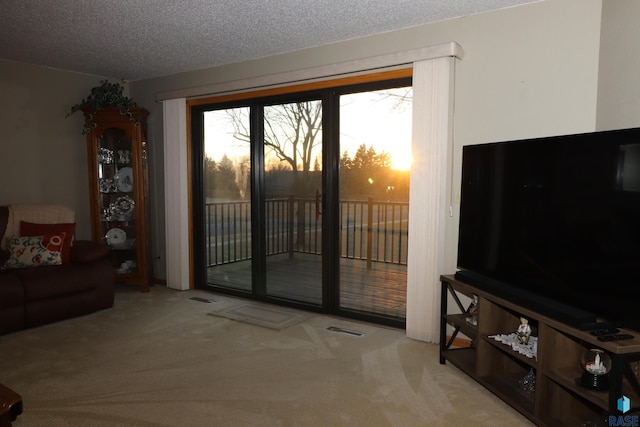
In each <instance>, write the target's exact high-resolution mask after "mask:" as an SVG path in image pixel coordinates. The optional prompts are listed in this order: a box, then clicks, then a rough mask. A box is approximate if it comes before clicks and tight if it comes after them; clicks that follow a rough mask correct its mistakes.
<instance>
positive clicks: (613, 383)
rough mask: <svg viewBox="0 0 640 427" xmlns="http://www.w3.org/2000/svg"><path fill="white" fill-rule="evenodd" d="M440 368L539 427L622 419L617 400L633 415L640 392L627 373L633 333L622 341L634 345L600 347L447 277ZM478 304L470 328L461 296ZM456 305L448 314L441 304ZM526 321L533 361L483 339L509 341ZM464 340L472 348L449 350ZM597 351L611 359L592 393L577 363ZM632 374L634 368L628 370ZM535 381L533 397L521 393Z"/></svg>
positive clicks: (636, 356)
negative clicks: (457, 373)
mask: <svg viewBox="0 0 640 427" xmlns="http://www.w3.org/2000/svg"><path fill="white" fill-rule="evenodd" d="M440 281H441V284H442V295H441V314H442V317H441V323H440V363H441V364H444V363H446V361H449V362H451V363H452V364H453V365H455V366H456V367H458V368H459V369H460V370H462V371H463V372H465V373H466V374H468V375H469V376H471V377H472V378H474V379H475V380H476V381H478V382H479V383H480V384H482V385H483V386H485V387H486V388H487V389H488V390H490V391H491V392H493V393H494V394H495V395H496V396H498V397H500V398H501V399H502V400H504V401H505V402H506V403H508V404H509V405H511V406H512V407H513V408H514V409H516V410H517V411H519V412H520V413H522V414H523V415H524V416H526V417H527V418H529V419H530V420H531V421H533V422H534V423H536V424H537V425H541V426H564V425H567V426H581V425H583V424H584V423H586V422H588V421H593V420H595V419H596V418H598V417H605V416H607V415H616V416H618V415H622V412H620V411H618V409H617V406H618V404H617V403H618V399H619V398H621V397H622V396H623V395H624V396H626V397H628V398H629V400H630V406H631V410H630V411H629V412H627V413H626V414H625V415H637V414H638V411H640V385H639V384H638V378H637V377H636V376H635V372H634V369H637V368H638V363H640V362H638V361H640V333H639V332H637V331H626V330H621V331H620V333H629V334H631V335H633V336H634V338H633V339H630V340H624V341H610V342H603V341H599V340H598V339H597V337H595V336H593V335H591V334H590V333H589V332H588V331H582V330H579V329H577V328H573V327H571V326H568V325H566V324H564V323H561V322H558V321H557V320H554V319H551V318H548V317H546V316H544V315H542V314H540V313H537V312H535V311H532V310H529V309H527V308H526V307H523V306H519V305H516V304H513V303H512V302H510V301H508V300H505V299H503V298H500V297H498V296H495V295H492V294H490V293H488V292H485V291H483V290H481V289H478V288H476V287H474V286H471V285H469V284H467V283H464V282H461V281H459V280H457V279H456V278H455V277H454V276H453V275H447V276H441V278H440ZM461 295H465V296H466V297H468V298H473V296H474V295H475V296H477V299H478V317H477V326H474V325H473V324H471V323H469V322H468V321H467V320H466V318H467V317H468V313H467V311H468V307H465V305H463V304H462V302H461V300H460V298H459V297H460V296H461ZM450 300H453V301H454V302H455V303H456V306H457V307H456V310H452V311H455V312H454V313H450V312H449V311H448V302H449V301H450ZM520 317H525V318H527V319H528V320H529V323H530V324H531V325H532V327H533V329H534V335H535V332H536V331H537V345H538V350H537V358H529V357H526V356H524V355H521V354H520V353H518V352H516V351H514V350H512V348H511V347H510V346H508V345H506V344H503V343H502V342H499V341H496V340H495V339H494V338H490V336H493V335H496V334H510V333H512V332H515V331H516V330H517V328H518V325H520ZM459 333H460V334H463V335H464V336H465V337H467V338H468V339H469V340H470V342H471V345H470V346H468V347H464V346H456V344H455V343H454V342H456V343H460V341H459V340H455V339H456V338H457V337H458V334H459ZM592 348H599V349H602V350H604V351H606V352H607V353H608V354H609V355H610V356H611V359H612V368H611V372H610V373H609V383H610V386H609V388H608V390H606V391H595V390H591V389H588V388H585V387H583V386H581V385H580V377H581V375H582V367H581V357H582V355H583V353H584V352H585V351H586V350H589V349H592ZM632 366H633V367H632ZM528 374H529V375H534V376H535V390H533V391H526V390H525V387H523V386H522V385H521V383H520V382H521V381H522V380H523V379H525V377H526V376H527V375H528Z"/></svg>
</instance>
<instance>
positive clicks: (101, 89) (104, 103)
mask: <svg viewBox="0 0 640 427" xmlns="http://www.w3.org/2000/svg"><path fill="white" fill-rule="evenodd" d="M123 91H124V86H123V85H122V84H120V83H111V82H109V81H108V80H101V81H100V85H98V86H96V87H94V88H92V89H91V93H90V94H89V96H87V97H86V98H84V99H83V100H82V101H80V103H79V104H75V105H73V106H72V107H71V111H69V112H68V113H67V117H69V116H70V115H72V114H74V113H75V112H77V111H79V110H81V109H82V108H90V109H92V110H94V111H98V110H102V109H103V108H107V107H120V108H123V109H128V108H129V107H135V106H136V103H135V102H134V101H133V99H131V98H129V97H128V96H124V95H123Z"/></svg>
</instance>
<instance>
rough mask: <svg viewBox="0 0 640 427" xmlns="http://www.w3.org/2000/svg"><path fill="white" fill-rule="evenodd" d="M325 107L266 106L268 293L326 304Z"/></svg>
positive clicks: (299, 104)
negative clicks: (323, 166)
mask: <svg viewBox="0 0 640 427" xmlns="http://www.w3.org/2000/svg"><path fill="white" fill-rule="evenodd" d="M321 126H322V103H321V101H319V100H314V101H304V102H296V103H291V104H280V105H271V106H266V107H264V182H265V209H264V211H265V215H266V217H265V233H266V236H265V249H266V294H267V295H268V296H272V297H277V298H284V299H289V300H294V301H299V302H306V303H312V304H318V305H320V304H322V239H321V236H322V215H321V214H322V212H321V211H322V129H321Z"/></svg>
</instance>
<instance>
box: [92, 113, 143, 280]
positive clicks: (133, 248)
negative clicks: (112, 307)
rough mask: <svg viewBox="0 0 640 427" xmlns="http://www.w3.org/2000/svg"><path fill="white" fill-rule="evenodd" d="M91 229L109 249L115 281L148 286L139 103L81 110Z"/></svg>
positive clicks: (94, 235) (95, 238) (141, 122)
mask: <svg viewBox="0 0 640 427" xmlns="http://www.w3.org/2000/svg"><path fill="white" fill-rule="evenodd" d="M82 111H83V112H84V117H85V124H84V133H85V135H86V137H87V153H88V156H89V191H90V196H91V232H92V238H93V240H95V241H100V242H104V243H106V244H107V245H109V246H110V248H111V259H112V263H113V268H114V270H115V272H116V280H117V281H118V282H122V283H126V284H128V285H134V286H139V287H140V290H141V291H142V292H148V291H149V282H150V280H151V274H152V273H151V271H152V270H151V259H150V258H151V256H150V251H151V248H150V234H149V182H148V172H147V163H148V155H149V152H148V145H147V129H146V128H147V125H146V119H147V116H148V114H149V113H148V111H146V110H145V109H143V108H139V107H131V108H128V109H126V110H123V109H120V108H118V107H112V108H105V109H102V110H98V111H93V110H90V109H83V110H82Z"/></svg>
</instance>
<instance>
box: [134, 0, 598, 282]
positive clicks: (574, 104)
mask: <svg viewBox="0 0 640 427" xmlns="http://www.w3.org/2000/svg"><path fill="white" fill-rule="evenodd" d="M601 10H602V1H601V0H546V1H543V2H540V3H533V4H528V5H524V6H519V7H514V8H510V9H504V10H500V11H495V12H488V13H483V14H478V15H474V16H470V17H466V18H461V19H454V20H449V21H443V22H438V23H434V24H429V25H424V26H420V27H416V28H411V29H407V30H402V31H395V32H390V33H384V34H379V35H376V36H372V37H366V38H362V39H357V40H351V41H348V42H343V43H337V44H333V45H328V46H321V47H316V48H312V49H306V50H302V51H298V52H292V53H288V54H284V55H278V56H273V57H269V58H263V59H260V60H255V61H248V62H244V63H239V64H232V65H227V66H222V67H217V68H211V69H206V70H199V71H193V72H190V73H182V74H178V75H174V76H168V77H164V78H158V79H150V80H145V81H139V82H132V83H131V93H132V95H133V96H134V97H135V98H136V99H137V100H139V101H141V102H142V104H143V105H145V106H146V107H147V108H149V109H151V110H152V117H156V118H159V117H161V114H162V110H161V108H160V105H158V104H156V105H155V106H153V104H154V101H155V96H156V94H157V93H158V92H165V91H170V90H175V89H181V88H189V87H197V86H204V85H208V84H213V83H220V82H225V81H233V80H237V79H243V78H251V77H258V76H264V75H269V74H275V73H281V72H287V71H291V70H297V69H304V68H309V67H314V66H321V65H328V64H332V63H338V62H343V61H348V60H353V59H358V58H366V57H370V56H375V55H383V54H388V53H393V52H399V51H404V50H410V49H417V48H421V47H427V46H433V45H438V44H441V43H447V42H450V41H455V42H457V43H459V44H460V45H461V46H462V48H463V49H464V51H465V56H464V58H463V59H462V61H460V62H459V63H458V66H457V67H458V68H457V72H456V101H455V102H456V104H455V117H454V120H455V124H454V132H455V135H454V138H455V149H454V151H455V152H454V158H453V170H452V174H451V176H452V177H453V180H452V182H453V186H454V188H458V186H459V175H460V167H459V164H460V153H461V147H462V146H463V145H466V144H476V143H482V142H489V141H497V140H505V139H514V138H525V137H534V136H547V135H553V134H564V133H576V132H587V131H592V130H594V129H595V126H596V103H597V83H598V61H599V46H600V18H601ZM152 106H153V107H152ZM155 126H156V129H155V130H152V131H151V135H152V136H151V137H150V140H151V141H152V143H153V144H154V146H155V151H156V153H160V152H161V151H162V149H161V145H162V132H161V131H162V126H161V123H159V122H156V124H155ZM156 159H157V161H156V162H155V165H154V167H155V170H154V172H153V174H152V176H153V177H154V180H155V181H156V182H158V183H161V182H162V179H163V178H162V170H161V164H162V163H158V162H159V160H160V159H159V158H158V157H156ZM449 185H451V183H450V184H449ZM157 191H158V193H160V192H161V191H162V190H161V188H157ZM453 194H454V197H453V199H454V201H456V200H457V191H454V192H453ZM155 196H156V199H155V204H156V205H157V208H156V211H157V213H158V215H160V213H161V211H162V209H161V205H158V202H159V201H160V200H161V195H160V194H156V195H155ZM454 211H455V212H457V206H454ZM457 221H458V219H457V213H456V214H455V215H454V216H453V217H452V218H450V222H449V223H448V224H447V230H446V233H447V242H448V245H447V249H446V250H447V254H448V255H447V266H448V268H449V269H450V270H451V271H453V270H454V268H455V251H456V244H455V242H456V241H457ZM154 227H155V228H156V236H154V241H155V242H156V243H157V244H159V245H161V244H162V240H163V239H162V238H161V236H160V233H162V230H163V228H164V222H163V219H162V218H161V217H159V218H158V221H157V223H156V224H155V225H154ZM158 227H159V228H158ZM157 250H158V251H159V252H160V253H163V248H162V247H158V248H157Z"/></svg>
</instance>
